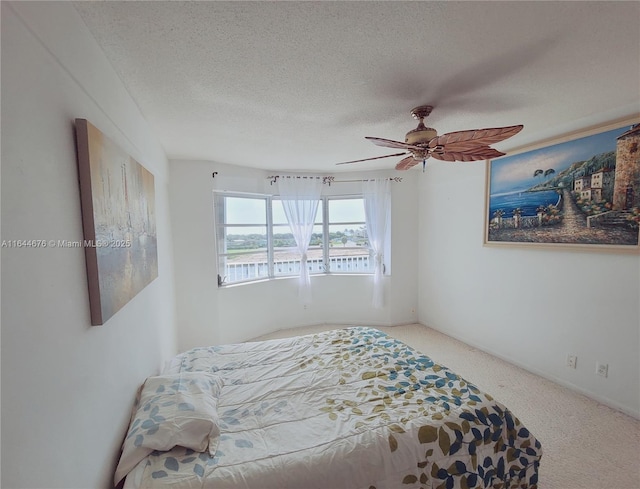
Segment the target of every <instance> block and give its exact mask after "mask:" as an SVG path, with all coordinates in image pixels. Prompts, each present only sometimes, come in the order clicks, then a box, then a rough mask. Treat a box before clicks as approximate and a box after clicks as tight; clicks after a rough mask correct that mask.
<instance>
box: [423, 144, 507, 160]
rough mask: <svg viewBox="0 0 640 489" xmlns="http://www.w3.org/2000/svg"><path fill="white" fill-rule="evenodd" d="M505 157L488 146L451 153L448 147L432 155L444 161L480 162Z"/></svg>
mask: <svg viewBox="0 0 640 489" xmlns="http://www.w3.org/2000/svg"><path fill="white" fill-rule="evenodd" d="M504 155H505V153H503V152H501V151H498V150H497V149H494V148H490V147H489V146H486V145H482V146H477V145H476V146H475V147H473V148H471V149H470V150H468V151H449V147H448V146H446V147H445V148H444V151H441V152H440V151H433V152H432V153H431V156H433V157H434V158H436V159H438V160H442V161H480V160H488V159H491V158H497V157H499V156H504Z"/></svg>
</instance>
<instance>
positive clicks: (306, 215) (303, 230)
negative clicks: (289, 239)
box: [278, 176, 322, 304]
mask: <svg viewBox="0 0 640 489" xmlns="http://www.w3.org/2000/svg"><path fill="white" fill-rule="evenodd" d="M278 190H279V191H280V198H281V199H282V207H283V208H284V213H285V215H286V216H287V222H288V223H289V227H290V228H291V232H292V233H293V237H294V238H295V240H296V245H297V247H298V251H299V252H300V254H301V255H302V260H301V263H300V279H299V288H298V295H299V297H300V301H301V302H302V303H303V304H308V303H310V302H311V278H310V276H309V269H308V268H307V249H308V248H309V242H310V241H311V234H312V233H313V223H314V221H315V218H316V212H317V211H318V203H319V202H320V194H321V193H322V179H321V178H316V177H286V176H284V177H280V178H279V179H278Z"/></svg>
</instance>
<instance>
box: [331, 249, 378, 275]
mask: <svg viewBox="0 0 640 489" xmlns="http://www.w3.org/2000/svg"><path fill="white" fill-rule="evenodd" d="M329 271H330V272H332V273H371V272H373V267H370V263H369V250H368V249H367V248H330V249H329Z"/></svg>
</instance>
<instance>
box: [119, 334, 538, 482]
mask: <svg viewBox="0 0 640 489" xmlns="http://www.w3.org/2000/svg"><path fill="white" fill-rule="evenodd" d="M188 372H206V373H208V374H211V375H213V376H216V377H217V378H219V379H221V383H220V384H219V385H221V388H220V389H219V394H217V398H216V402H217V406H216V410H217V419H215V424H216V427H217V429H218V431H217V432H216V433H217V435H216V440H215V441H216V445H215V449H214V450H208V451H207V450H201V451H199V450H194V449H192V448H186V447H183V446H179V445H178V446H175V447H173V448H172V449H170V450H154V451H151V453H149V454H148V455H147V456H146V457H145V458H144V459H143V460H142V461H141V462H140V463H138V464H137V465H136V466H135V468H134V469H133V470H132V471H131V472H130V473H129V474H128V476H127V478H126V481H125V488H126V489H134V488H135V489H138V488H162V487H171V488H174V489H175V488H178V489H179V488H190V489H191V488H210V489H238V488H247V489H289V488H290V489H307V488H308V489H312V488H318V489H392V488H393V489H398V488H407V489H414V488H415V489H417V488H429V489H436V488H437V489H441V488H442V489H450V488H492V489H507V488H511V489H513V488H522V489H525V488H529V489H535V488H536V487H537V480H538V467H539V463H540V458H541V456H542V449H541V445H540V443H539V442H538V440H536V438H535V437H534V436H533V435H532V434H531V433H530V432H529V430H528V429H527V428H526V427H525V426H523V424H522V423H521V422H520V421H519V420H518V418H517V417H516V416H514V414H513V413H512V412H511V411H510V410H509V409H508V408H507V407H505V406H504V405H502V404H501V403H500V402H498V401H496V400H495V399H494V398H492V397H491V396H490V395H489V394H487V393H485V392H482V391H481V390H480V389H478V388H477V387H476V386H474V385H473V384H472V383H469V382H467V381H466V380H464V379H463V378H462V377H460V376H459V375H457V374H455V373H454V372H452V371H451V370H449V369H448V368H447V367H445V366H443V365H440V364H437V363H435V362H434V361H432V360H431V359H430V358H429V357H428V356H425V355H423V354H421V353H419V352H417V351H416V350H414V349H412V348H411V347H409V346H407V345H406V344H404V343H402V342H401V341H399V340H397V339H394V338H392V337H390V336H388V335H387V334H385V333H383V332H381V331H379V330H376V329H373V328H366V327H354V328H346V329H339V330H334V331H328V332H324V333H319V334H313V335H306V336H299V337H294V338H287V339H277V340H269V341H262V342H250V343H241V344H234V345H222V346H211V347H203V348H195V349H193V350H190V351H188V352H185V353H183V354H180V355H178V356H177V357H175V358H174V359H173V361H172V362H171V364H170V366H169V368H168V372H167V373H169V374H173V375H178V376H180V375H183V374H184V375H186V374H187V373H188ZM134 431H135V430H134ZM131 435H132V434H131V433H130V435H129V436H130V437H131V438H132V439H135V437H134V436H131ZM126 443H127V442H126V441H125V444H126ZM211 447H213V445H211V446H210V448H211Z"/></svg>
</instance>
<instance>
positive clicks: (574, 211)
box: [485, 123, 640, 252]
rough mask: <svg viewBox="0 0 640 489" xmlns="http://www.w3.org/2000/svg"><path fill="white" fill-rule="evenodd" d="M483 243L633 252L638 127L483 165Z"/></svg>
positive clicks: (638, 218)
mask: <svg viewBox="0 0 640 489" xmlns="http://www.w3.org/2000/svg"><path fill="white" fill-rule="evenodd" d="M486 202H487V205H486V216H485V217H486V221H485V244H492V243H493V244H507V243H515V244H542V245H551V246H560V247H563V246H565V247H566V246H576V245H578V246H580V247H583V248H585V249H594V250H605V251H606V250H615V251H619V250H622V251H631V252H638V251H640V246H639V236H640V233H639V224H640V124H638V123H633V124H628V125H624V126H621V127H618V128H615V129H611V130H607V131H603V132H599V133H596V134H592V135H589V136H585V137H582V138H578V139H573V140H569V141H565V142H562V143H558V144H554V145H550V146H546V147H543V148H538V149H535V150H532V151H527V152H523V153H519V154H515V155H510V156H505V157H503V158H499V159H496V160H493V161H491V162H489V164H488V168H487V199H486Z"/></svg>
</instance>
